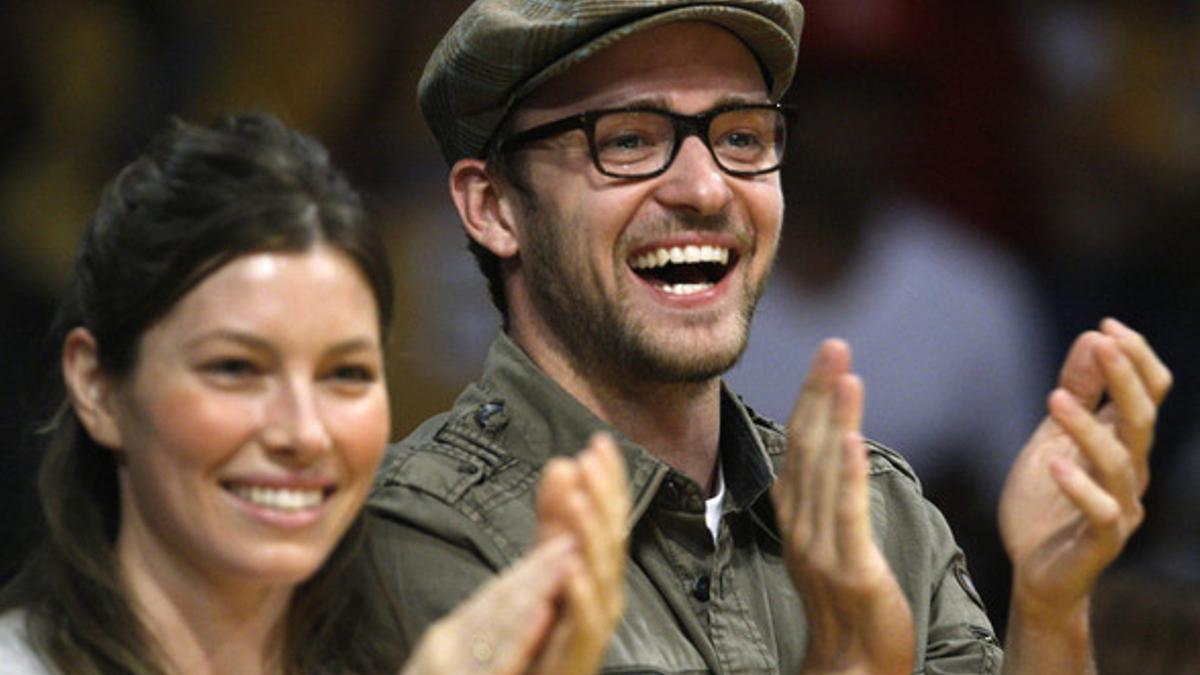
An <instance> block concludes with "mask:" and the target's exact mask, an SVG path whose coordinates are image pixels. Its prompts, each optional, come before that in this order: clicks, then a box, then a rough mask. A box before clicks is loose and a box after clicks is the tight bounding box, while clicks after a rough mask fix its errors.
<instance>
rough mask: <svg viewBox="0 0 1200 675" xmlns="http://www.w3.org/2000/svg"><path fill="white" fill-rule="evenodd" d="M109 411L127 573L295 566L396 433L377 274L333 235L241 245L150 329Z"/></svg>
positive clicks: (281, 572) (265, 576)
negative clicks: (243, 250)
mask: <svg viewBox="0 0 1200 675" xmlns="http://www.w3.org/2000/svg"><path fill="white" fill-rule="evenodd" d="M113 411H114V415H115V420H116V425H117V429H118V432H119V452H120V453H121V455H122V457H123V458H122V459H121V460H119V466H120V470H119V474H120V485H121V509H122V512H121V513H122V516H121V525H120V532H119V535H118V552H119V556H120V559H121V561H122V564H123V566H125V568H126V571H127V573H128V572H133V573H135V574H136V572H135V571H133V570H130V569H129V568H130V567H131V566H132V567H135V568H139V569H142V570H146V571H151V572H152V573H154V574H156V575H157V574H158V573H160V572H162V571H166V572H167V574H170V575H173V576H176V577H177V578H188V577H192V576H194V575H195V574H199V575H200V576H202V577H204V578H206V579H211V580H213V581H216V582H218V583H225V582H229V583H233V584H239V585H244V584H247V583H249V584H253V585H267V586H271V585H276V584H279V583H288V584H291V583H296V582H299V581H301V580H303V579H305V578H307V577H309V576H310V575H312V574H313V573H314V572H315V571H316V570H317V569H318V568H319V567H320V565H321V564H322V562H323V561H324V560H325V558H326V556H327V555H328V554H329V553H330V551H331V550H332V549H333V547H334V545H335V544H336V543H337V542H338V540H339V539H340V538H341V536H342V534H343V533H344V532H345V531H346V528H347V527H348V525H349V524H350V523H351V521H352V520H353V519H354V516H355V515H356V513H357V512H358V510H359V508H360V507H361V505H362V502H363V499H364V497H365V496H366V492H367V489H368V487H369V486H370V484H371V480H372V476H373V473H374V471H375V468H376V465H377V464H378V462H379V458H380V455H381V452H382V450H383V446H384V444H385V443H386V442H387V437H388V432H389V420H388V402H387V392H386V390H385V386H384V380H383V352H382V345H381V344H380V331H379V318H378V308H377V307H376V303H375V298H374V296H373V295H372V293H371V289H370V286H369V285H368V283H367V281H366V279H365V278H364V277H363V275H362V273H361V272H360V271H359V268H358V267H357V266H356V265H355V264H354V263H353V262H352V261H351V259H350V258H348V257H347V256H346V255H345V254H343V253H341V252H339V251H337V250H336V249H333V248H330V247H328V246H324V245H319V246H316V247H314V248H311V249H309V250H307V251H303V252H264V253H254V254H249V255H245V256H242V257H240V258H236V259H234V260H233V261H232V262H230V263H228V264H226V265H225V266H223V267H221V268H219V269H218V270H217V271H216V272H214V273H212V274H211V275H209V276H208V277H207V278H205V279H204V280H203V281H202V282H201V283H200V284H199V285H197V286H196V287H195V288H194V289H192V290H191V291H190V292H189V293H188V294H187V295H185V296H184V297H183V298H182V299H181V300H180V301H179V302H178V303H177V304H176V305H175V306H174V307H173V308H172V309H171V311H170V312H169V313H168V314H167V315H166V316H165V317H163V318H162V319H161V320H159V321H158V322H157V323H155V324H153V325H152V326H151V328H150V329H149V330H147V331H146V332H145V333H144V334H143V336H142V339H141V343H140V351H139V355H138V361H137V365H136V366H135V368H134V370H133V372H132V373H131V374H130V376H129V377H127V378H124V379H122V380H121V381H119V382H118V383H117V384H116V385H115V390H114V398H113Z"/></svg>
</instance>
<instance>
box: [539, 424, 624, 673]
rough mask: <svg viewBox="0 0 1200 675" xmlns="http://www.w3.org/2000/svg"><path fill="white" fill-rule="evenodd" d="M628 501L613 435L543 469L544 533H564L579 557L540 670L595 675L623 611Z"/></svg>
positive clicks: (598, 437)
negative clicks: (574, 543) (575, 455)
mask: <svg viewBox="0 0 1200 675" xmlns="http://www.w3.org/2000/svg"><path fill="white" fill-rule="evenodd" d="M630 504H631V500H630V497H629V489H628V485H627V481H626V476H625V464H624V461H623V460H622V459H621V454H620V451H619V449H618V448H617V446H616V444H615V443H614V442H613V440H612V438H611V437H610V436H608V435H607V434H597V435H595V436H593V437H592V438H591V440H590V441H589V443H588V447H587V448H586V449H584V451H583V452H581V453H580V454H579V455H578V456H577V457H576V458H575V459H573V460H568V459H559V460H555V461H553V462H551V463H550V464H548V465H547V468H546V471H545V474H544V476H543V480H542V485H541V488H540V492H539V495H538V514H539V519H540V520H541V522H540V524H539V530H540V532H542V533H555V532H557V533H566V534H569V535H570V536H571V537H572V538H573V539H574V540H575V541H577V542H578V543H579V546H580V548H581V550H582V553H583V556H582V558H581V559H580V560H578V561H577V563H576V564H574V565H573V566H572V568H571V569H570V571H569V572H568V573H567V576H566V580H565V593H564V596H565V602H564V603H563V604H562V613H561V614H560V616H559V619H558V622H557V624H556V625H555V627H554V629H553V631H552V632H551V636H550V638H549V640H548V641H547V643H546V646H545V648H544V649H543V652H542V654H541V655H540V657H539V659H538V667H537V668H536V669H535V671H534V672H537V673H559V672H592V671H594V670H595V668H596V667H598V665H599V663H600V660H601V658H602V657H603V654H604V649H605V647H606V646H607V644H608V641H609V639H610V638H611V636H612V633H613V630H614V629H615V627H616V624H617V622H618V621H619V620H620V617H621V613H622V610H623V609H624V570H625V560H626V557H627V540H628V536H627V528H628V520H629V511H630Z"/></svg>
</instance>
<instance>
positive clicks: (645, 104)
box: [605, 94, 771, 112]
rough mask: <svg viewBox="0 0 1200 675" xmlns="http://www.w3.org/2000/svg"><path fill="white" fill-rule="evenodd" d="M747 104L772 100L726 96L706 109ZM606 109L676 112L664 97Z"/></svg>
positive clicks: (757, 97)
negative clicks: (649, 109) (648, 109)
mask: <svg viewBox="0 0 1200 675" xmlns="http://www.w3.org/2000/svg"><path fill="white" fill-rule="evenodd" d="M747 103H750V104H765V103H771V99H770V98H768V97H766V96H763V95H758V94H725V95H724V96H721V97H720V98H718V99H717V100H715V101H713V103H712V104H711V105H709V106H708V107H707V108H705V110H716V109H717V108H724V107H726V106H731V105H742V104H747ZM605 107H610V108H614V109H621V108H651V109H655V110H670V111H674V108H673V107H672V106H671V104H670V103H669V102H668V101H667V99H666V98H665V97H663V96H639V97H637V98H634V99H630V100H628V101H622V102H620V103H617V104H615V105H612V106H605ZM701 112H704V111H701Z"/></svg>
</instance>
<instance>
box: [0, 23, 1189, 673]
mask: <svg viewBox="0 0 1200 675" xmlns="http://www.w3.org/2000/svg"><path fill="white" fill-rule="evenodd" d="M466 4H467V3H466V2H465V1H464V0H339V1H338V2H328V1H326V0H291V1H290V2H279V1H277V0H175V1H165V0H158V1H156V0H109V1H101V0H53V1H51V2H24V1H22V0H5V2H4V3H3V8H4V11H3V12H0V14H2V15H3V17H4V18H3V21H2V22H0V92H2V93H0V311H2V313H3V314H2V318H0V373H2V375H3V378H4V379H3V385H0V530H2V531H0V550H2V553H3V555H0V581H2V580H3V579H5V578H7V576H8V575H9V574H11V571H12V569H13V566H14V565H16V564H17V561H18V560H19V559H20V556H21V554H22V552H23V551H24V550H25V548H26V545H27V542H28V541H29V539H30V537H32V536H33V535H34V534H35V533H36V532H37V530H38V527H39V523H38V517H37V507H36V502H35V499H34V497H33V495H32V485H33V473H34V470H35V469H34V467H35V465H36V460H37V457H38V453H39V436H38V435H37V433H36V427H37V425H38V424H39V423H41V422H44V421H45V420H46V419H47V418H48V417H49V416H50V414H51V413H52V409H51V408H52V404H53V400H54V399H53V397H54V394H55V388H54V381H55V375H54V371H53V368H54V366H55V358H56V355H55V354H54V349H52V348H51V347H50V346H49V345H47V344H46V342H45V334H46V327H47V325H48V322H49V320H50V317H51V316H52V313H53V308H54V304H55V301H56V298H57V295H58V293H59V291H60V289H61V287H62V284H63V282H64V280H65V277H66V274H67V272H68V270H69V267H70V265H71V263H72V257H73V255H74V249H75V243H76V240H77V239H78V236H79V234H80V232H81V231H82V228H83V226H84V224H85V222H86V221H87V218H88V216H89V214H90V213H91V211H92V210H93V209H94V208H95V206H96V204H97V201H98V197H99V194H100V192H101V190H102V189H103V186H104V184H105V182H106V181H107V180H108V179H109V178H110V177H111V176H112V175H113V174H114V173H115V172H116V170H117V169H118V168H119V167H120V166H122V165H123V164H125V163H126V162H128V161H129V160H131V159H132V158H133V157H134V156H135V155H136V154H137V153H138V151H139V150H140V149H141V148H142V147H143V146H144V144H145V143H146V141H147V139H148V138H149V137H150V136H151V135H152V134H153V133H155V132H156V131H158V130H160V129H162V128H164V127H165V126H166V125H167V124H168V120H169V119H170V117H172V116H177V117H180V118H183V119H186V120H190V121H207V120H208V119H210V118H211V117H213V116H214V115H216V114H218V113H220V112H222V111H231V110H247V109H254V110H266V111H271V112H274V113H276V114H277V115H279V116H280V117H281V118H282V119H283V120H284V121H285V122H286V123H288V124H290V125H292V126H295V127H298V128H300V129H302V130H304V131H306V132H308V133H310V134H312V135H314V136H316V137H318V138H320V139H321V140H322V141H324V142H325V143H326V144H327V145H328V146H329V147H330V149H331V151H332V153H333V155H334V157H335V160H336V161H337V163H338V164H339V165H341V166H342V167H344V168H345V169H346V170H347V171H348V173H349V174H350V175H351V177H352V179H353V180H354V181H355V183H356V184H357V185H358V186H359V187H360V189H361V190H362V191H363V193H364V195H365V196H366V199H367V202H368V205H369V208H370V211H371V213H372V215H373V217H375V218H376V219H377V220H378V222H379V223H380V224H381V225H382V226H383V227H384V229H385V232H386V236H387V240H388V246H389V248H390V250H391V254H392V256H393V260H394V264H395V272H396V281H397V285H398V289H399V298H400V302H399V306H398V310H399V311H398V318H397V321H396V325H395V326H394V327H393V336H392V340H391V344H390V345H389V359H390V362H389V376H390V378H391V383H390V384H391V392H392V397H393V398H392V400H393V418H394V430H393V431H394V435H395V436H396V437H400V436H402V435H404V434H406V433H407V432H408V431H409V430H410V429H412V427H413V426H414V425H415V424H416V423H417V422H419V421H420V420H422V419H424V418H425V417H426V416H428V415H429V414H432V413H433V412H436V411H438V410H441V409H443V408H444V407H446V406H447V405H448V404H449V402H450V401H451V400H452V398H453V396H454V395H455V393H456V392H457V391H458V390H459V388H460V387H461V386H462V385H463V384H464V383H465V382H467V381H468V380H470V379H471V378H472V377H473V376H474V375H475V374H477V373H478V371H479V367H480V364H481V362H482V358H483V355H484V352H485V350H486V348H487V345H488V344H489V343H490V341H491V339H492V337H493V335H494V333H495V331H496V329H497V324H498V320H497V316H496V314H495V313H494V311H493V310H492V308H491V306H490V304H489V302H488V300H487V297H486V291H485V288H484V284H483V281H482V277H480V275H479V274H478V272H477V271H476V270H475V268H474V263H473V261H472V260H471V258H470V256H469V255H467V254H466V251H465V239H464V235H463V234H462V233H461V230H460V229H459V228H458V225H457V217H456V215H455V213H454V211H453V208H452V206H451V204H450V202H449V199H448V197H447V196H446V188H445V179H446V173H447V170H446V166H445V165H444V163H443V162H442V159H441V157H440V156H439V154H438V153H437V149H436V146H435V144H434V142H433V140H432V138H431V136H430V134H429V132H428V130H427V128H426V127H425V125H424V123H423V122H422V121H421V119H420V115H419V113H418V111H417V107H416V103H415V89H416V83H417V79H418V77H419V75H420V72H421V68H422V67H423V65H424V62H425V59H426V58H427V56H428V54H429V52H430V51H431V49H432V48H433V45H434V44H435V43H436V41H437V39H438V38H439V37H440V36H441V34H442V33H443V32H444V30H445V29H446V27H448V26H449V25H450V23H451V22H452V21H453V20H454V18H455V17H456V16H457V14H458V13H459V12H460V11H461V10H462V8H463V7H464V6H465V5H466ZM804 4H805V6H806V9H807V14H808V19H807V25H806V27H805V34H804V38H803V41H802V46H801V50H800V66H799V71H798V74H797V79H796V84H795V85H794V86H793V88H792V91H791V92H790V93H789V95H788V102H790V103H794V104H796V105H797V106H798V108H799V114H798V124H797V125H796V127H795V129H794V133H793V139H792V149H791V151H790V152H791V157H790V160H789V164H788V166H787V168H786V170H785V172H784V174H783V181H784V184H785V191H786V197H787V205H788V206H787V209H788V210H787V215H786V221H787V222H786V227H785V233H784V242H783V244H782V248H781V256H780V261H779V263H778V264H777V267H776V271H775V272H774V277H773V279H772V282H771V285H770V288H769V290H768V294H767V296H766V297H765V298H764V300H763V304H762V305H761V307H760V312H759V316H758V318H757V319H756V324H755V330H754V331H753V333H752V339H751V348H750V351H749V352H748V354H747V356H746V358H745V359H744V362H743V363H742V364H741V365H740V366H739V367H738V368H737V369H736V370H735V371H734V373H733V374H732V375H731V378H730V379H731V380H732V381H733V382H734V384H735V388H736V389H737V390H738V391H739V392H741V393H742V394H743V395H744V396H745V398H746V399H747V401H748V402H749V403H750V404H751V406H753V407H755V408H757V409H760V410H762V411H763V412H766V413H768V414H771V415H773V416H775V417H778V418H782V417H785V416H786V414H787V411H788V410H789V409H790V404H791V401H792V399H793V397H794V396H795V393H796V392H797V391H798V389H799V385H800V378H801V377H802V375H803V372H804V370H805V368H806V366H807V362H808V359H809V355H810V354H811V353H812V351H813V349H815V347H816V345H817V343H818V341H819V340H820V338H822V337H824V336H826V335H841V336H844V337H846V338H848V339H850V341H851V343H852V345H853V346H854V348H855V356H856V361H857V364H858V370H859V372H861V373H862V374H863V376H864V378H865V381H866V384H867V408H868V413H867V419H866V432H867V434H868V435H869V436H872V437H874V438H877V439H879V440H881V441H882V442H884V443H886V444H888V445H891V446H893V447H896V448H897V449H899V450H900V451H901V452H903V453H904V454H905V455H906V456H908V457H909V458H910V460H911V461H912V462H913V464H914V466H916V468H917V470H918V472H919V474H920V475H921V477H922V481H923V484H924V487H925V489H926V492H927V494H928V495H929V497H930V499H932V500H933V501H934V502H935V503H936V504H938V505H939V506H940V507H941V508H942V510H943V511H944V512H945V513H946V515H947V518H948V519H949V520H950V521H951V524H952V526H953V527H954V528H955V530H956V532H958V534H959V538H960V541H961V543H962V544H963V547H964V548H965V549H966V550H967V553H968V556H969V559H970V562H971V568H972V571H973V574H974V577H975V581H976V584H977V586H978V587H979V589H980V591H981V593H982V594H983V595H984V596H985V598H986V599H987V600H988V602H989V609H990V610H991V612H992V615H993V618H994V620H995V621H996V622H997V623H998V624H999V625H1000V626H1003V624H1004V617H1005V607H1004V603H1005V598H1006V597H1007V583H1008V581H1007V579H1008V570H1007V565H1006V562H1005V558H1004V555H1003V551H1002V550H1001V547H1000V544H999V540H998V538H997V536H996V533H995V525H994V522H995V514H994V511H995V509H994V503H995V499H996V498H997V497H998V493H999V488H1000V486H1001V485H1002V483H1003V479H1004V476H1005V472H1006V470H1007V467H1008V465H1009V464H1010V463H1011V461H1012V459H1013V457H1014V456H1015V454H1016V452H1017V451H1018V450H1019V448H1020V444H1021V443H1022V440H1023V439H1024V438H1025V437H1026V436H1027V435H1028V433H1029V431H1030V430H1031V429H1032V428H1033V426H1034V425H1035V424H1036V422H1037V420H1038V419H1039V418H1040V416H1041V415H1042V411H1043V410H1044V400H1045V395H1046V394H1047V393H1048V392H1049V390H1050V388H1051V387H1052V386H1053V383H1054V377H1055V371H1054V369H1055V368H1056V367H1057V363H1058V361H1059V360H1060V359H1061V357H1062V355H1063V354H1064V353H1065V352H1066V349H1067V348H1068V346H1069V342H1070V340H1071V339H1072V337H1073V336H1074V335H1076V334H1077V333H1078V332H1080V331H1081V330H1085V329H1087V328H1089V327H1092V326H1094V325H1095V324H1096V323H1097V322H1098V320H1099V319H1100V318H1101V317H1103V316H1116V317H1118V318H1120V319H1122V320H1123V321H1125V322H1127V323H1129V324H1130V325H1132V326H1134V327H1135V328H1137V329H1139V330H1141V331H1142V332H1143V333H1144V334H1145V335H1147V336H1148V337H1149V338H1150V340H1151V341H1152V343H1153V344H1154V345H1155V347H1156V348H1157V349H1158V351H1159V353H1160V354H1161V355H1162V357H1163V358H1164V360H1166V361H1167V363H1168V365H1170V367H1171V368H1172V370H1173V371H1174V373H1175V375H1176V382H1177V385H1176V389H1175V390H1174V391H1173V392H1172V394H1171V397H1170V399H1169V401H1168V403H1167V405H1166V406H1165V407H1164V409H1163V411H1162V416H1161V422H1160V432H1159V437H1158V442H1157V444H1156V449H1155V452H1154V455H1153V457H1152V466H1153V471H1154V479H1153V484H1152V486H1151V488H1150V491H1149V493H1148V495H1147V500H1146V501H1147V508H1148V518H1147V522H1146V524H1145V526H1144V527H1143V530H1142V531H1141V532H1140V533H1139V534H1138V535H1137V536H1136V537H1135V538H1134V540H1133V541H1132V542H1131V545H1130V548H1129V549H1128V550H1127V552H1126V554H1125V555H1124V556H1123V558H1122V560H1121V562H1120V564H1119V566H1118V570H1116V572H1118V573H1119V575H1114V576H1120V579H1121V583H1120V584H1116V583H1113V584H1111V588H1112V589H1113V590H1111V591H1110V595H1111V597H1120V598H1123V600H1122V601H1120V602H1108V603H1107V604H1102V603H1098V605H1101V606H1103V607H1116V608H1118V609H1117V610H1115V611H1114V612H1110V613H1111V614H1113V616H1117V617H1120V616H1122V615H1125V616H1127V614H1126V613H1125V610H1126V609H1128V607H1129V602H1134V603H1141V605H1139V606H1142V607H1145V608H1147V609H1146V611H1147V612H1148V613H1149V614H1150V615H1152V616H1159V617H1170V618H1169V619H1166V620H1164V625H1167V626H1171V627H1173V628H1174V629H1175V630H1176V631H1178V630H1184V629H1185V627H1190V628H1187V630H1189V631H1190V633H1181V634H1180V635H1183V636H1184V637H1183V638H1179V637H1178V636H1176V637H1172V635H1175V634H1174V633H1171V632H1170V631H1167V630H1158V631H1149V632H1148V633H1147V635H1148V636H1149V637H1147V638H1146V639H1148V640H1149V639H1154V640H1159V641H1166V640H1175V641H1176V642H1177V643H1179V644H1183V643H1186V642H1187V641H1188V639H1187V638H1186V635H1188V634H1190V635H1195V634H1197V633H1196V631H1197V630H1198V629H1200V617H1198V616H1197V614H1198V612H1197V610H1196V604H1195V598H1194V594H1193V595H1192V596H1188V594H1187V593H1184V592H1182V591H1181V590H1180V589H1185V588H1188V586H1189V585H1194V584H1196V583H1197V582H1200V528H1197V527H1196V526H1195V524H1194V523H1195V521H1196V519H1197V517H1198V516H1200V415H1197V412H1200V388H1198V387H1197V382H1198V381H1200V352H1198V350H1197V349H1196V345H1197V343H1198V342H1200V273H1198V272H1197V269H1196V268H1197V266H1198V264H1200V227H1197V226H1198V225H1200V222H1197V221H1198V219H1200V3H1198V2H1195V1H1194V0H1138V1H1133V0H1128V1H1125V0H1012V1H1010V2H1000V1H993V2H961V1H960V0H854V1H853V2H847V1H846V0H807V1H806V2H805V3H804ZM1106 588H1108V586H1106ZM1130 589H1133V590H1130ZM1121 593H1124V594H1125V595H1120V594H1121ZM1189 598H1190V600H1189ZM1181 599H1182V600H1181ZM1181 601H1182V602H1183V604H1182V607H1183V609H1180V608H1179V607H1180V603H1181ZM1167 603H1174V604H1173V605H1172V606H1171V607H1170V608H1167ZM1160 605H1161V607H1163V608H1165V609H1162V610H1161V611H1157V610H1156V608H1158V607H1159V606H1160ZM1181 616H1182V617H1184V618H1182V619H1181V618H1180V617H1181ZM1100 620H1101V619H1098V621H1100ZM1164 644H1165V642H1164ZM1102 648H1103V646H1102ZM1194 648H1195V647H1193V649H1194ZM1125 651H1126V652H1128V649H1126V650H1125ZM1151 651H1152V652H1153V653H1162V650H1161V649H1160V650H1151ZM1141 663H1142V665H1144V664H1145V661H1142V662H1141ZM1111 672H1118V671H1116V670H1113V671H1111ZM1145 672H1149V671H1145Z"/></svg>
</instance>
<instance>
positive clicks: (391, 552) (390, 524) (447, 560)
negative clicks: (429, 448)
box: [367, 446, 511, 650]
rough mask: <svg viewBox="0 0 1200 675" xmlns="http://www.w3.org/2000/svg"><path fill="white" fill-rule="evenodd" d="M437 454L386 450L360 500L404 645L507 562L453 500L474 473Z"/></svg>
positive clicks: (473, 516)
mask: <svg viewBox="0 0 1200 675" xmlns="http://www.w3.org/2000/svg"><path fill="white" fill-rule="evenodd" d="M464 466H468V465H467V464H463V463H461V462H458V461H446V460H445V458H444V457H440V456H438V455H437V454H436V453H427V452H419V451H415V450H413V449H412V448H397V447H396V446H393V448H392V449H391V450H389V456H388V459H387V460H386V461H385V465H384V466H383V467H382V468H381V471H380V474H379V477H378V479H377V481H376V486H375V488H374V490H373V492H372V494H371V496H370V498H369V501H368V505H367V514H368V520H369V522H370V526H371V527H370V531H371V547H372V551H373V554H374V556H375V559H376V561H377V563H378V565H379V567H380V570H381V573H382V576H383V577H384V579H385V581H386V582H388V584H389V586H390V590H391V591H392V592H393V593H395V596H394V597H396V598H397V599H398V601H397V604H398V611H399V613H400V619H401V624H402V626H403V630H404V635H403V636H402V637H403V639H404V640H405V642H406V646H407V647H408V649H409V650H411V649H412V647H413V645H414V644H415V643H416V642H417V640H418V639H419V638H420V636H421V635H422V634H423V633H424V631H425V630H426V629H427V628H428V627H429V625H430V624H432V623H434V622H435V621H437V620H438V619H440V618H442V617H443V616H445V615H447V614H449V613H450V612H451V611H453V610H454V608H455V607H456V606H458V605H459V604H460V603H461V602H462V601H463V600H464V599H466V598H467V596H469V595H470V594H471V592H472V591H474V590H475V589H476V588H478V587H479V586H480V585H482V584H483V583H484V582H486V581H488V580H489V579H491V578H492V577H493V576H494V575H495V574H496V572H497V570H499V569H501V568H503V567H504V566H506V565H507V564H508V563H509V562H511V560H510V557H511V556H509V555H507V554H506V553H505V552H504V551H502V550H501V548H500V546H498V545H497V543H496V537H495V536H493V535H491V534H490V533H489V532H488V529H487V526H486V524H485V523H484V521H483V519H482V517H478V514H475V513H473V512H472V511H471V509H469V508H466V505H465V504H463V503H462V500H461V499H460V497H461V496H462V494H463V493H465V492H466V491H467V490H469V489H470V487H471V484H472V483H473V482H474V481H476V480H477V479H478V477H479V475H480V471H478V470H476V469H470V470H468V469H464V468H463V467H464Z"/></svg>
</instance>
